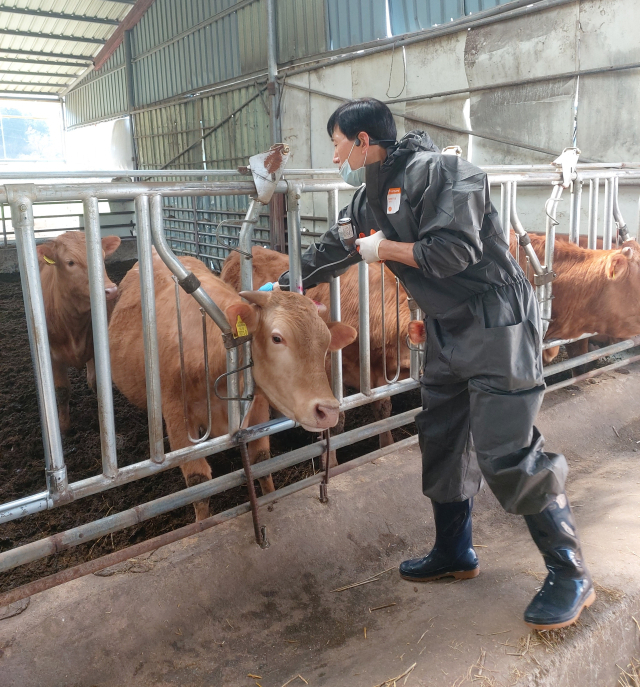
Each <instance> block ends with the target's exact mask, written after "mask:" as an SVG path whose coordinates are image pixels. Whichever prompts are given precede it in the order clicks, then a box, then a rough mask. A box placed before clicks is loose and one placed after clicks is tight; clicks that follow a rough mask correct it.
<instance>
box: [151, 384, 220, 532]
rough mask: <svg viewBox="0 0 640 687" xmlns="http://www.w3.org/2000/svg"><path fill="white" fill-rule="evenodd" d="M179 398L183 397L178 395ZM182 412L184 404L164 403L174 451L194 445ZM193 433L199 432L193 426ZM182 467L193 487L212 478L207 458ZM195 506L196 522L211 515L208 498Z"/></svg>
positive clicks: (165, 418)
mask: <svg viewBox="0 0 640 687" xmlns="http://www.w3.org/2000/svg"><path fill="white" fill-rule="evenodd" d="M177 398H181V397H180V396H179V395H178V396H177ZM182 412H183V411H182V404H180V405H179V406H178V405H175V406H170V405H169V404H166V405H165V404H164V403H163V409H162V414H163V416H164V420H165V423H166V425H167V434H168V436H169V445H170V446H171V450H172V451H176V450H178V449H180V448H186V447H187V446H191V445H192V444H191V442H190V441H189V437H188V435H187V430H186V428H185V426H184V418H183V415H182ZM205 416H206V413H205ZM196 429H197V426H196ZM191 433H192V436H196V435H197V434H198V432H197V431H196V432H194V431H193V427H192V428H191ZM180 469H181V470H182V474H183V475H184V479H185V482H186V483H187V486H188V487H193V486H195V485H196V484H202V482H206V481H207V480H210V479H211V466H210V465H209V463H208V462H207V459H206V458H198V459H197V460H191V461H189V462H188V463H183V464H182V465H181V466H180ZM193 508H194V510H195V512H196V522H198V521H200V520H204V519H205V518H208V517H209V499H208V498H207V499H203V500H202V501H196V502H195V503H194V504H193Z"/></svg>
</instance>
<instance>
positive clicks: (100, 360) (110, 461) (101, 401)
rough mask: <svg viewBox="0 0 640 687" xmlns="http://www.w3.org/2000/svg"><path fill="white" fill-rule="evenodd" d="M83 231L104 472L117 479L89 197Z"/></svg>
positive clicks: (96, 216) (99, 262) (97, 240)
mask: <svg viewBox="0 0 640 687" xmlns="http://www.w3.org/2000/svg"><path fill="white" fill-rule="evenodd" d="M83 207H84V223H85V224H84V229H85V235H86V244H87V269H88V273H89V295H90V298H91V326H92V328H93V357H94V361H95V369H96V382H97V396H98V420H99V423H100V447H101V451H102V473H103V474H104V476H105V477H115V475H116V474H117V472H118V457H117V454H116V425H115V419H114V413H113V386H112V382H111V354H110V352H109V322H108V319H107V301H106V299H105V286H104V261H103V257H102V254H103V253H102V237H101V232H100V210H99V208H98V199H97V198H96V197H95V196H89V198H85V199H84V201H83Z"/></svg>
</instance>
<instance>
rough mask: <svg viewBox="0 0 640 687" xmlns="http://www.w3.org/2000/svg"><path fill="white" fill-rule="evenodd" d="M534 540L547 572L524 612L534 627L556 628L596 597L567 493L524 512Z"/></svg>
mask: <svg viewBox="0 0 640 687" xmlns="http://www.w3.org/2000/svg"><path fill="white" fill-rule="evenodd" d="M524 519H525V521H526V523H527V526H528V527H529V532H531V536H532V537H533V541H535V543H536V544H537V546H538V548H539V549H540V553H541V554H542V557H543V558H544V562H545V565H546V566H547V570H548V571H549V574H548V575H547V579H546V580H545V581H544V584H543V585H542V589H541V590H540V591H539V592H538V593H537V594H536V595H535V596H534V597H533V600H532V601H531V603H530V604H529V606H528V607H527V610H526V611H525V613H524V621H525V623H527V625H529V626H531V627H533V628H535V629H536V630H555V629H557V628H560V627H566V626H567V625H571V624H572V623H575V622H576V620H578V618H579V617H580V613H582V609H583V608H585V607H587V606H591V604H592V603H593V602H594V601H595V599H596V593H595V591H594V590H593V583H592V582H591V577H590V575H589V572H588V570H587V568H586V566H585V564H584V562H583V560H582V552H581V550H580V540H579V539H578V534H577V531H576V523H575V520H574V519H573V513H572V512H571V507H570V506H569V500H568V499H567V496H566V494H560V496H558V497H557V499H556V500H555V501H554V502H553V503H552V504H551V505H549V506H547V507H546V508H545V509H544V510H543V511H542V513H538V514H537V515H525V516H524Z"/></svg>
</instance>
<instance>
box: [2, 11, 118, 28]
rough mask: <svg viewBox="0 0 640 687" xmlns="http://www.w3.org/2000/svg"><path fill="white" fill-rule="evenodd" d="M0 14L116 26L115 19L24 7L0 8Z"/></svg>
mask: <svg viewBox="0 0 640 687" xmlns="http://www.w3.org/2000/svg"><path fill="white" fill-rule="evenodd" d="M0 12H2V14H26V15H28V16H30V17H42V18H44V19H68V20H69V21H83V22H88V23H90V24H108V25H109V26H118V24H119V23H120V22H119V21H118V20H117V19H106V18H105V17H88V16H86V15H84V14H66V13H65V12H43V11H42V10H30V9H27V8H25V7H0Z"/></svg>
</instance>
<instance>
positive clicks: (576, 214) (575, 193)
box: [569, 177, 583, 245]
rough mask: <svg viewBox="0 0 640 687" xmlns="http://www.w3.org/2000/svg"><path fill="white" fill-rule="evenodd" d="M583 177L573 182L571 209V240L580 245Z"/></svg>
mask: <svg viewBox="0 0 640 687" xmlns="http://www.w3.org/2000/svg"><path fill="white" fill-rule="evenodd" d="M582 184H583V182H582V179H581V178H580V177H578V178H577V179H575V180H574V181H573V183H572V184H571V209H570V213H569V241H571V243H575V244H576V245H580V210H581V207H582Z"/></svg>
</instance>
